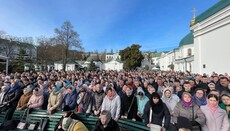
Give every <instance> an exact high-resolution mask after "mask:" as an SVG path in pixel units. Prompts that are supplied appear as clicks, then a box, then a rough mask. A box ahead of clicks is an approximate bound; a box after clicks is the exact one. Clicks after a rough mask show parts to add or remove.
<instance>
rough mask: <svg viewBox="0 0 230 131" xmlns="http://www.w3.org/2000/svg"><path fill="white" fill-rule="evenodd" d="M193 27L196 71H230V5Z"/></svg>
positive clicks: (208, 72)
mask: <svg viewBox="0 0 230 131" xmlns="http://www.w3.org/2000/svg"><path fill="white" fill-rule="evenodd" d="M191 29H192V30H193V31H194V33H193V35H194V50H195V52H194V72H195V73H200V74H202V73H207V74H211V73H212V72H213V71H215V72H217V73H225V72H227V73H230V68H229V67H230V61H229V60H228V55H229V53H230V52H229V51H230V37H229V36H230V35H229V34H230V6H228V7H226V8H224V9H222V10H221V11H219V12H217V13H216V14H214V15H212V16H210V17H209V18H207V19H205V20H203V21H201V22H200V23H197V24H196V25H194V26H193V27H191Z"/></svg>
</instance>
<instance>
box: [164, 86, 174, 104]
mask: <svg viewBox="0 0 230 131" xmlns="http://www.w3.org/2000/svg"><path fill="white" fill-rule="evenodd" d="M166 91H170V94H171V96H170V97H169V98H168V97H166V96H165V92H166ZM171 98H172V91H171V90H170V89H169V88H165V89H164V91H163V95H162V99H164V100H167V101H168V100H170V99H171Z"/></svg>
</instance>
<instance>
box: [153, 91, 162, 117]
mask: <svg viewBox="0 0 230 131" xmlns="http://www.w3.org/2000/svg"><path fill="white" fill-rule="evenodd" d="M153 98H158V99H159V101H158V102H157V103H154V102H153ZM150 105H151V107H152V111H153V113H155V114H159V113H160V112H162V111H163V108H164V107H163V102H162V100H161V99H160V95H159V94H158V93H156V92H154V93H153V94H152V96H151V100H150Z"/></svg>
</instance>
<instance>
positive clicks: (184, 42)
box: [179, 32, 194, 47]
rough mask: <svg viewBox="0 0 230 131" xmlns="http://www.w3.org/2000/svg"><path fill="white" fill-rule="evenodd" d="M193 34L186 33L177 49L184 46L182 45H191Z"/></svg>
mask: <svg viewBox="0 0 230 131" xmlns="http://www.w3.org/2000/svg"><path fill="white" fill-rule="evenodd" d="M193 38H194V37H193V34H192V32H190V33H188V34H187V35H186V36H185V37H184V38H183V39H182V40H181V41H180V44H179V47H181V46H184V45H189V44H193V42H194V41H193Z"/></svg>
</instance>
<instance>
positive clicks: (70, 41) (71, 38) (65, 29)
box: [54, 21, 83, 71]
mask: <svg viewBox="0 0 230 131" xmlns="http://www.w3.org/2000/svg"><path fill="white" fill-rule="evenodd" d="M54 32H55V34H56V37H55V40H56V42H57V44H60V45H62V46H63V47H64V48H63V50H62V52H63V57H62V62H63V70H64V71H65V67H66V63H67V60H68V51H69V49H70V48H75V49H79V50H83V47H82V45H81V41H80V39H79V34H78V33H77V32H76V31H74V30H73V26H72V24H71V23H70V22H69V21H65V22H64V24H63V25H62V26H61V28H60V29H58V28H56V29H55V30H54Z"/></svg>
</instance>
